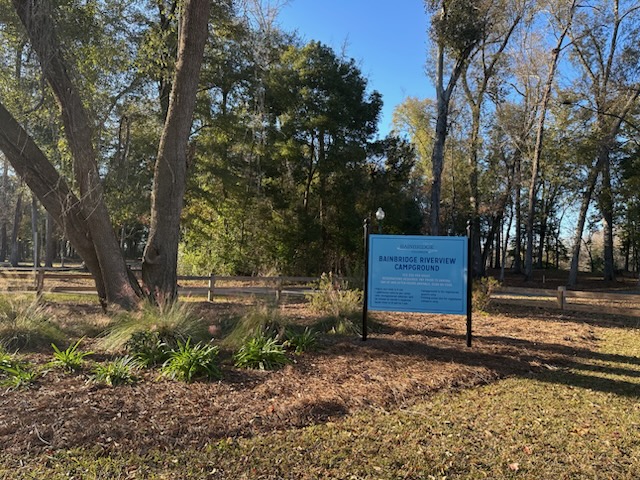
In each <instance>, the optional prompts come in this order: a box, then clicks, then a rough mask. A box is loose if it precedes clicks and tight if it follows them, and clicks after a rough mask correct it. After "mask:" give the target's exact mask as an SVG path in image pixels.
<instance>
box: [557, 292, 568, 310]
mask: <svg viewBox="0 0 640 480" xmlns="http://www.w3.org/2000/svg"><path fill="white" fill-rule="evenodd" d="M566 292H567V287H558V308H559V309H560V310H564V304H565V301H566Z"/></svg>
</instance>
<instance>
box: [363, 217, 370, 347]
mask: <svg viewBox="0 0 640 480" xmlns="http://www.w3.org/2000/svg"><path fill="white" fill-rule="evenodd" d="M363 227H364V286H363V292H362V295H363V299H362V341H363V342H364V341H366V340H367V314H368V311H369V308H368V305H367V297H368V295H369V219H368V218H365V219H364V223H363Z"/></svg>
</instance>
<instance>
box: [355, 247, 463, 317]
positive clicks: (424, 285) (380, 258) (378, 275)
mask: <svg viewBox="0 0 640 480" xmlns="http://www.w3.org/2000/svg"><path fill="white" fill-rule="evenodd" d="M467 242H468V240H467V237H426V236H415V235H370V236H369V282H368V295H367V299H366V300H367V305H368V308H369V309H370V310H384V311H391V312H421V313H447V314H454V315H466V314H467V271H468V258H467V255H468V250H467V245H468V243H467Z"/></svg>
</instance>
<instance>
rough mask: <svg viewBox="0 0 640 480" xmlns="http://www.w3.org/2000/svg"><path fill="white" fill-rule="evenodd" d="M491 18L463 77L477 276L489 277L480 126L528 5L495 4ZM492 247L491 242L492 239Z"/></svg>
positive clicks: (490, 13) (473, 246)
mask: <svg viewBox="0 0 640 480" xmlns="http://www.w3.org/2000/svg"><path fill="white" fill-rule="evenodd" d="M489 15H490V16H491V18H492V24H493V28H492V31H491V32H487V33H486V34H485V35H483V37H482V39H481V40H480V42H479V45H478V55H476V56H475V58H474V59H472V60H471V61H470V62H469V66H468V67H467V68H466V69H465V70H464V73H463V74H462V86H463V88H464V93H465V97H466V100H467V103H468V105H469V109H470V110H471V132H470V139H469V168H470V178H469V190H470V192H471V196H470V198H469V203H470V208H471V231H472V237H471V238H472V242H473V244H472V248H473V256H472V258H473V266H472V272H473V275H474V276H482V275H484V274H485V263H484V262H483V255H482V251H481V246H480V242H481V238H480V204H481V198H480V190H479V188H478V177H479V175H480V172H479V155H480V143H481V139H480V127H481V113H482V111H483V108H484V102H485V98H486V96H487V93H488V91H489V88H490V86H491V82H492V81H493V80H494V75H495V74H496V73H497V69H498V67H499V61H501V60H502V61H503V63H504V51H505V49H506V48H507V44H508V43H509V40H510V38H511V36H512V34H513V32H514V31H515V29H516V27H517V26H518V24H519V23H520V21H521V20H522V18H523V16H524V5H523V4H518V3H516V2H506V4H503V3H502V2H495V3H494V5H492V7H491V10H490V12H489ZM488 243H489V244H491V239H490V238H489V239H488Z"/></svg>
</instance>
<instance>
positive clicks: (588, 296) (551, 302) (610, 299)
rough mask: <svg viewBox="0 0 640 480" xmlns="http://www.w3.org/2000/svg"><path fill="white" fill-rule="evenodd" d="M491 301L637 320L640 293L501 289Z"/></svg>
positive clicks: (562, 289) (639, 310) (639, 313)
mask: <svg viewBox="0 0 640 480" xmlns="http://www.w3.org/2000/svg"><path fill="white" fill-rule="evenodd" d="M491 300H492V301H494V302H497V303H503V304H512V305H518V306H524V307H527V306H529V307H545V308H555V309H559V310H567V311H576V312H590V313H603V314H609V315H625V316H631V317H640V292H625V293H609V292H598V291H589V292H586V291H576V290H567V289H566V287H558V289H557V290H551V289H537V288H515V287H514V288H503V287H501V288H498V289H496V290H495V291H494V292H492V294H491Z"/></svg>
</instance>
